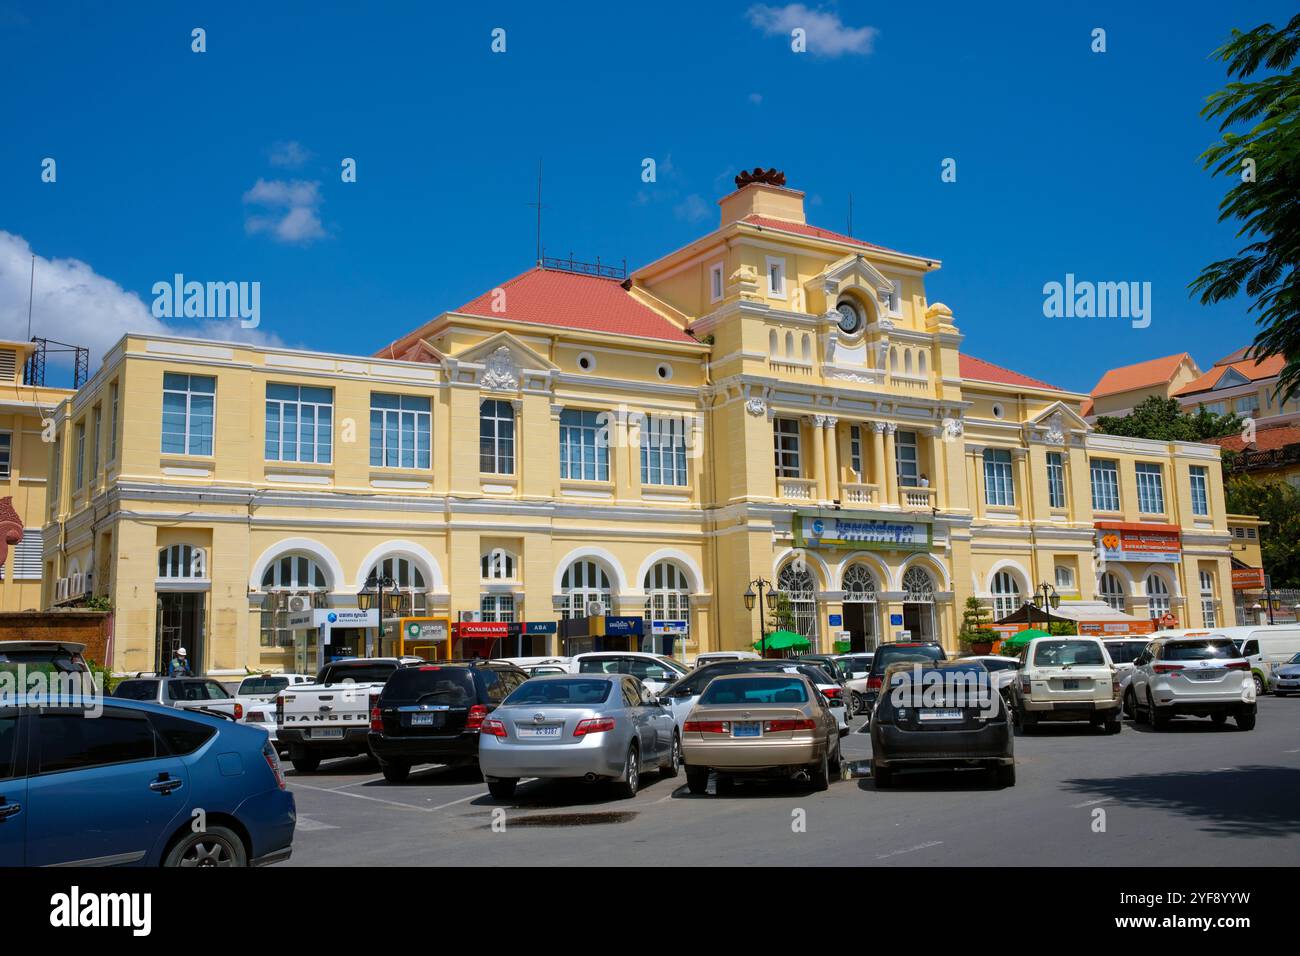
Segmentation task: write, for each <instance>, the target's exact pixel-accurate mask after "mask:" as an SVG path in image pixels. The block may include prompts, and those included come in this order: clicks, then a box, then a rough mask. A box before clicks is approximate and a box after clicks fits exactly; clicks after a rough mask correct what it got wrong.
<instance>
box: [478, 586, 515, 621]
mask: <svg viewBox="0 0 1300 956" xmlns="http://www.w3.org/2000/svg"><path fill="white" fill-rule="evenodd" d="M478 608H479V617H480V618H481V619H482V620H483V621H486V622H489V623H492V622H495V623H498V624H513V623H514V621H515V596H514V595H513V594H511V593H510V592H509V591H494V592H491V593H489V594H482V595H480V596H479V601H478Z"/></svg>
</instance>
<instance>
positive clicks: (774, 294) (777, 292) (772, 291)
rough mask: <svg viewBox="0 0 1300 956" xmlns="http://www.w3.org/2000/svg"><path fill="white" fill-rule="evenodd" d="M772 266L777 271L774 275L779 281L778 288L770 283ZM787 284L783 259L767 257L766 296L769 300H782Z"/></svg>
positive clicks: (775, 284) (780, 257)
mask: <svg viewBox="0 0 1300 956" xmlns="http://www.w3.org/2000/svg"><path fill="white" fill-rule="evenodd" d="M773 266H776V269H777V272H776V275H777V278H778V280H779V285H780V288H777V283H774V282H773V281H772V267H773ZM787 283H788V278H787V276H786V274H785V258H784V257H782V256H768V257H767V294H768V297H769V298H773V299H784V298H785V296H786V291H785V289H786V285H787Z"/></svg>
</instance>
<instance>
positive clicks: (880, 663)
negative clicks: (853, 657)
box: [862, 641, 948, 713]
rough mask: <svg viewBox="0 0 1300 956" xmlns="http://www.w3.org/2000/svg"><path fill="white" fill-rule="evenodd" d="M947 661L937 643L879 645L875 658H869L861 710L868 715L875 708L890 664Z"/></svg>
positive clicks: (914, 642)
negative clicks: (869, 666) (865, 689)
mask: <svg viewBox="0 0 1300 956" xmlns="http://www.w3.org/2000/svg"><path fill="white" fill-rule="evenodd" d="M947 659H948V655H947V654H945V653H944V652H943V646H942V645H941V644H940V643H939V642H938V641H896V642H894V643H892V644H881V645H880V646H879V647H877V648H876V654H875V656H874V657H872V658H871V670H870V672H869V673H868V674H867V692H866V693H865V694H863V695H862V698H863V700H862V703H863V709H864V710H865V711H867V712H868V713H870V712H871V708H873V707H875V706H876V698H877V697H879V696H880V683H881V680H882V679H883V678H884V676H885V669H886V668H887V667H889V665H890V664H898V663H900V662H902V663H907V662H910V661H916V662H918V663H922V664H933V663H935V662H937V661H946V660H947Z"/></svg>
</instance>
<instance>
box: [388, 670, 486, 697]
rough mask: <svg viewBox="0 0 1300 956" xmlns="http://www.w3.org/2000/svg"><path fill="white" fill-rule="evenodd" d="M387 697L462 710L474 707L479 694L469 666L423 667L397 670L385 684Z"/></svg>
mask: <svg viewBox="0 0 1300 956" xmlns="http://www.w3.org/2000/svg"><path fill="white" fill-rule="evenodd" d="M384 698H385V699H386V700H410V701H414V702H416V703H421V704H446V705H448V706H449V707H461V706H465V705H467V704H472V703H473V702H474V701H475V700H476V699H477V698H478V693H477V691H476V690H475V688H474V675H473V674H472V673H470V670H469V668H468V667H443V666H441V665H438V664H422V665H420V666H418V667H403V668H400V669H399V670H397V671H396V672H395V673H394V674H393V676H392V677H390V678H389V679H388V683H387V684H386V685H384Z"/></svg>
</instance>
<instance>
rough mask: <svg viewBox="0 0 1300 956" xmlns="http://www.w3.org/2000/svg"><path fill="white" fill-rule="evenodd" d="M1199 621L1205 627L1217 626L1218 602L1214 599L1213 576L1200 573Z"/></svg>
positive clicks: (1205, 572)
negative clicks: (1200, 620)
mask: <svg viewBox="0 0 1300 956" xmlns="http://www.w3.org/2000/svg"><path fill="white" fill-rule="evenodd" d="M1201 619H1202V622H1203V623H1204V625H1205V626H1206V627H1218V626H1219V614H1218V601H1216V600H1215V597H1214V575H1213V574H1211V573H1210V572H1209V571H1202V572H1201Z"/></svg>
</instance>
